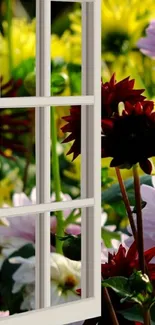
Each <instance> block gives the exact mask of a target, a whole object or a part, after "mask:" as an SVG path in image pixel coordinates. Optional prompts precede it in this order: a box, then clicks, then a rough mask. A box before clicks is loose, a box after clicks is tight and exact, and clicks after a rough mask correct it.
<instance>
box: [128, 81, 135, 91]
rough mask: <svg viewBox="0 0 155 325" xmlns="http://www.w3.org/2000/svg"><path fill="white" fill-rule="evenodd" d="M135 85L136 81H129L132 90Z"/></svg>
mask: <svg viewBox="0 0 155 325" xmlns="http://www.w3.org/2000/svg"><path fill="white" fill-rule="evenodd" d="M134 84H135V80H134V79H131V80H129V86H130V88H131V89H133V87H134Z"/></svg>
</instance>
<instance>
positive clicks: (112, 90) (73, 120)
mask: <svg viewBox="0 0 155 325" xmlns="http://www.w3.org/2000/svg"><path fill="white" fill-rule="evenodd" d="M133 88H134V80H133V79H132V80H129V77H128V78H125V79H123V80H122V81H120V82H118V83H117V82H116V80H115V74H113V76H112V77H111V79H110V81H109V82H106V83H104V84H103V83H102V82H101V94H102V97H101V100H102V119H103V118H105V117H111V116H112V115H113V114H114V113H118V106H119V103H120V102H124V103H125V102H126V101H128V102H129V103H130V104H132V105H135V104H136V103H137V102H139V101H140V102H141V101H144V99H145V97H144V96H142V95H141V94H142V93H143V92H144V89H138V90H136V89H133ZM63 119H64V120H65V121H66V122H67V123H68V124H66V125H64V126H63V127H62V128H61V129H62V131H63V132H64V133H66V132H68V133H70V134H69V136H68V137H67V138H66V139H65V140H64V141H63V143H66V142H70V141H73V140H74V143H73V145H72V146H71V149H70V150H69V152H68V153H67V155H69V154H71V153H73V160H74V159H75V158H76V157H77V156H78V155H79V154H80V153H81V106H74V107H71V109H70V115H69V116H65V117H63Z"/></svg>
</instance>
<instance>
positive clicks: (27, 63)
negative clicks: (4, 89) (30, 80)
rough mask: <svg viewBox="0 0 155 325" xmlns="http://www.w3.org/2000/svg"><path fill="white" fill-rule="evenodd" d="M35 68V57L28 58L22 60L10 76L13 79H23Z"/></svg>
mask: <svg viewBox="0 0 155 325" xmlns="http://www.w3.org/2000/svg"><path fill="white" fill-rule="evenodd" d="M34 69H35V58H28V59H26V60H24V61H22V62H21V63H20V64H19V65H18V66H17V67H16V68H14V69H13V71H12V76H13V78H14V79H15V80H18V79H22V80H24V79H25V78H26V76H27V75H28V73H30V72H33V71H34Z"/></svg>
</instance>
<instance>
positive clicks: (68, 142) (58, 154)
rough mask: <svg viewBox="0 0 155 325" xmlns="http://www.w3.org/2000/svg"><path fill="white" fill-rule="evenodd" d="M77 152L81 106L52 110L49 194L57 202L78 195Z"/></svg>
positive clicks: (79, 136) (79, 142)
mask: <svg viewBox="0 0 155 325" xmlns="http://www.w3.org/2000/svg"><path fill="white" fill-rule="evenodd" d="M56 137H57V141H56ZM80 151H81V108H80V106H72V107H63V106H61V107H55V108H54V107H51V194H53V193H56V196H55V198H54V199H55V200H56V201H60V200H65V201H66V200H70V199H75V198H79V197H80V195H81V189H80V173H81V155H80ZM75 158H76V159H75ZM73 159H74V160H73ZM60 192H61V193H60ZM54 195H55V194H54Z"/></svg>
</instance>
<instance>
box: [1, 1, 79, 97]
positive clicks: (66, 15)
mask: <svg viewBox="0 0 155 325" xmlns="http://www.w3.org/2000/svg"><path fill="white" fill-rule="evenodd" d="M4 3H6V5H5V6H4V10H3V11H2V15H1V17H0V25H1V30H0V39H1V48H0V66H1V71H0V88H1V96H2V97H19V96H35V95H36V72H35V64H36V62H35V61H36V8H35V7H36V0H32V1H30V2H28V1H25V0H24V1H22V3H20V4H19V3H17V2H16V1H15V2H14V1H11V7H10V8H9V7H8V5H7V1H6V0H5V1H4ZM81 43H82V41H81V6H80V4H78V3H70V2H66V3H63V2H54V5H53V4H51V95H56V96H68V95H80V94H81ZM49 68H50V67H49Z"/></svg>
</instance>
